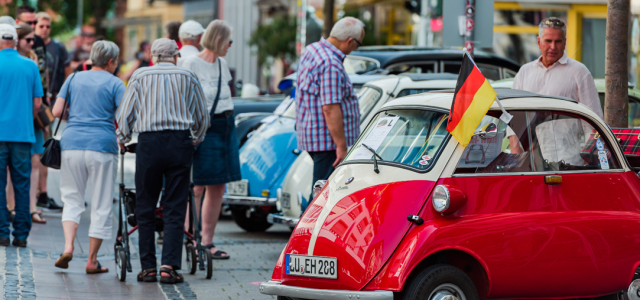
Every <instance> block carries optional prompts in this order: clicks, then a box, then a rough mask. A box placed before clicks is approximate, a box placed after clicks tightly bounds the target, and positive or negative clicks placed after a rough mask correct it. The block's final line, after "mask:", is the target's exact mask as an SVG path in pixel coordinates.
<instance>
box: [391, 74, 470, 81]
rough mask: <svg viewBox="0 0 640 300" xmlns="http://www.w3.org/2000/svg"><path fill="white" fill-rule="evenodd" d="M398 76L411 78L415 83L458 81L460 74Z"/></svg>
mask: <svg viewBox="0 0 640 300" xmlns="http://www.w3.org/2000/svg"><path fill="white" fill-rule="evenodd" d="M398 76H404V77H409V78H410V79H411V80H413V81H427V80H458V74H452V73H422V74H420V73H402V74H399V75H398Z"/></svg>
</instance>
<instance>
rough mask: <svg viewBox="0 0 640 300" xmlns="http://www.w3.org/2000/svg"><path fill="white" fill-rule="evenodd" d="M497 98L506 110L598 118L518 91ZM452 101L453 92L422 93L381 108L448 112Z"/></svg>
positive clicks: (561, 101) (569, 103)
mask: <svg viewBox="0 0 640 300" xmlns="http://www.w3.org/2000/svg"><path fill="white" fill-rule="evenodd" d="M496 93H497V94H498V98H499V99H502V101H501V103H502V105H503V106H504V107H505V108H506V109H535V110H538V109H558V110H569V111H574V112H579V113H582V114H585V115H589V116H591V117H593V118H595V119H599V117H598V116H597V115H596V114H595V113H594V112H593V111H592V110H591V109H590V108H588V107H587V106H584V105H583V104H579V103H578V102H576V101H574V100H572V99H568V98H563V97H553V96H546V95H539V94H535V93H530V92H526V91H520V90H512V89H496ZM452 100H453V91H452V90H444V91H436V92H429V93H423V94H418V95H413V96H406V97H400V98H397V99H395V100H392V101H389V102H388V103H387V104H385V105H384V106H383V109H384V108H392V107H399V106H411V107H421V106H422V107H436V108H441V109H446V110H449V109H450V108H451V102H452ZM490 110H500V106H499V105H498V103H497V102H493V104H492V105H491V108H490Z"/></svg>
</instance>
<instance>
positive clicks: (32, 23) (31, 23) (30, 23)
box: [20, 21, 38, 25]
mask: <svg viewBox="0 0 640 300" xmlns="http://www.w3.org/2000/svg"><path fill="white" fill-rule="evenodd" d="M20 22H22V21H20ZM22 23H27V24H29V25H36V23H38V21H29V22H27V21H24V22H22Z"/></svg>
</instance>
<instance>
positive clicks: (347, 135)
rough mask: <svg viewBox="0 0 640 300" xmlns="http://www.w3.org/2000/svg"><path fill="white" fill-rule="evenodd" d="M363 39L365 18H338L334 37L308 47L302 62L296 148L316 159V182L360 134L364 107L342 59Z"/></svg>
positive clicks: (297, 93)
mask: <svg viewBox="0 0 640 300" xmlns="http://www.w3.org/2000/svg"><path fill="white" fill-rule="evenodd" d="M363 39H364V26H363V23H362V22H361V21H360V20H358V19H355V18H352V17H345V18H342V19H340V20H339V21H338V22H336V24H335V25H334V26H333V28H332V29H331V34H330V37H329V38H327V39H324V38H323V39H321V40H320V41H319V42H315V43H312V44H310V45H309V46H307V47H306V48H305V50H304V52H303V53H302V57H301V59H300V64H299V67H298V80H297V86H298V91H297V92H296V112H297V114H296V133H297V139H298V148H299V149H302V150H305V151H307V152H309V155H310V156H311V158H312V159H313V182H314V183H315V182H316V181H317V180H321V179H327V178H328V177H329V175H331V172H333V170H334V168H335V167H336V166H337V165H338V164H339V163H340V162H341V161H342V160H343V159H344V157H345V156H346V155H347V147H349V146H351V145H353V144H354V143H355V141H356V139H357V138H358V135H359V134H360V109H359V107H358V98H357V97H356V95H355V93H354V92H353V85H352V84H351V81H350V80H349V76H348V75H347V73H346V71H345V70H344V66H343V64H342V62H343V61H344V58H345V57H346V55H347V54H349V53H351V51H353V50H356V49H357V48H358V47H359V46H360V45H361V44H362V40H363Z"/></svg>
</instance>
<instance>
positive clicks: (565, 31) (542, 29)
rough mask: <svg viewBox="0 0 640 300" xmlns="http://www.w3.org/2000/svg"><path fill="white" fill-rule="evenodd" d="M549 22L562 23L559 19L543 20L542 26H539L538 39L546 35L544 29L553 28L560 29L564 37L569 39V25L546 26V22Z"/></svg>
mask: <svg viewBox="0 0 640 300" xmlns="http://www.w3.org/2000/svg"><path fill="white" fill-rule="evenodd" d="M547 21H552V22H553V21H562V20H560V19H558V18H553V17H552V18H546V19H544V20H542V22H540V25H538V37H540V38H542V36H543V35H544V29H545V28H552V29H560V30H562V35H563V36H564V37H565V38H566V37H567V25H566V24H565V23H564V22H562V26H556V25H555V24H546V23H545V22H547Z"/></svg>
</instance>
